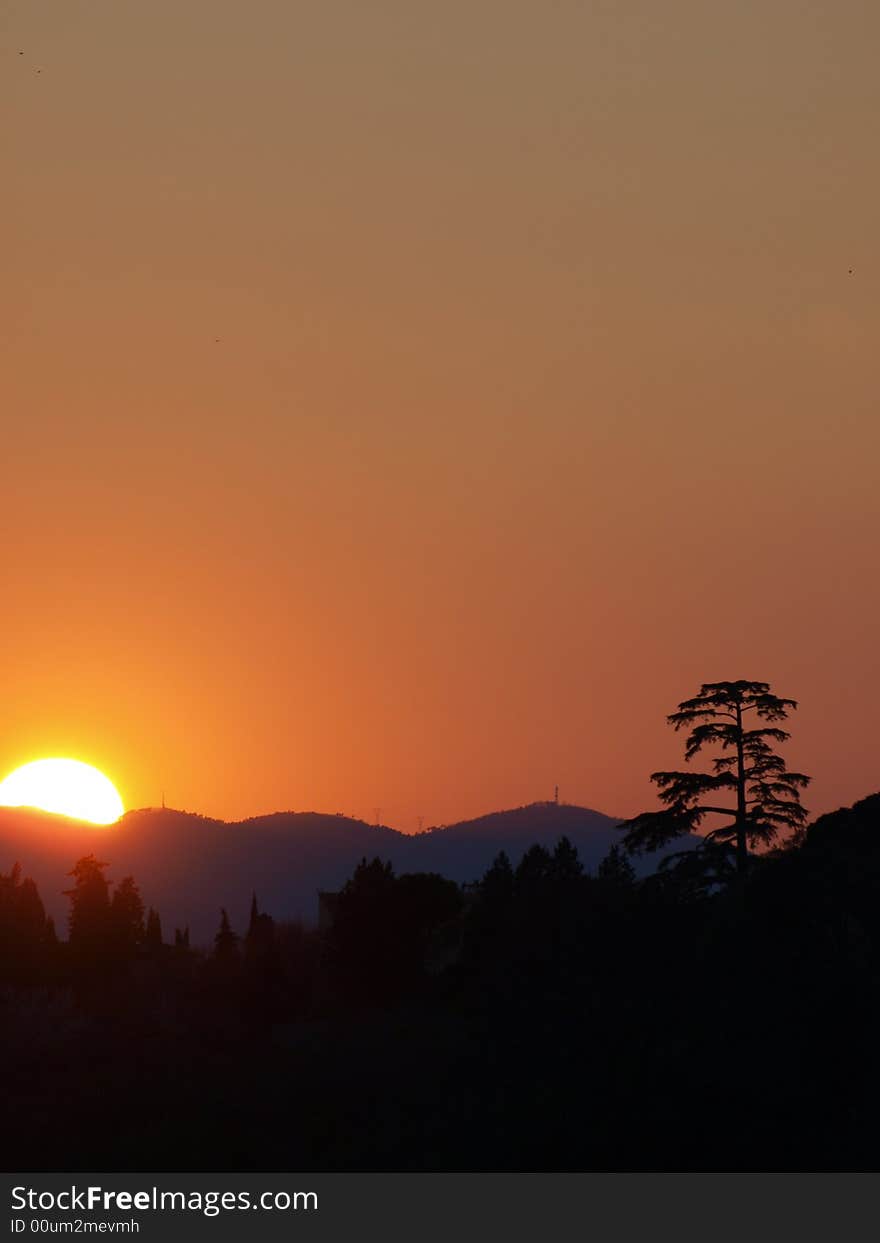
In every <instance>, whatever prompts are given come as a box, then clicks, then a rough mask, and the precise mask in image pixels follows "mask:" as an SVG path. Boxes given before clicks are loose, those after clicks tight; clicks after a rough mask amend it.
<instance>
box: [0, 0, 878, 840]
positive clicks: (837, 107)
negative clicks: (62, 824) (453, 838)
mask: <svg viewBox="0 0 880 1243" xmlns="http://www.w3.org/2000/svg"><path fill="white" fill-rule="evenodd" d="M878 42H880V9H878V8H877V6H875V5H870V4H866V3H860V2H856V0H841V2H840V3H837V4H834V5H830V4H828V3H827V2H826V0H797V2H795V0H785V2H783V0H760V3H759V2H758V0H740V2H739V3H737V4H727V3H725V4H721V3H706V2H705V0H667V2H666V3H664V4H662V5H660V4H657V3H656V0H632V3H619V2H617V0H614V2H612V0H597V2H596V3H586V2H585V0H556V2H554V3H538V2H537V0H529V2H526V0H467V2H466V3H465V2H464V0H446V3H444V4H443V5H440V4H432V5H420V4H412V3H411V0H409V2H405V0H395V2H393V3H392V2H391V0H375V2H373V3H370V4H364V3H362V0H322V2H321V3H320V4H319V3H296V4H292V3H290V2H289V0H250V2H249V3H248V4H244V3H242V2H241V0H234V2H233V0H185V2H184V3H181V2H180V0H173V2H172V0H150V2H149V3H119V0H51V2H50V0H16V2H4V3H2V4H0V116H2V155H0V168H2V180H3V187H4V189H3V196H2V201H0V213H2V217H3V219H2V223H3V233H4V237H5V239H6V245H5V247H4V274H3V280H2V283H0V314H2V321H0V348H2V358H0V420H2V431H3V438H2V464H3V489H2V509H0V512H2V531H3V537H4V539H3V570H4V573H3V581H4V591H3V629H2V633H3V643H2V645H0V678H2V688H3V710H2V713H0V770H2V772H4V773H5V772H6V771H8V770H9V769H11V768H13V767H14V766H15V765H17V764H18V763H21V762H23V761H25V760H28V759H33V758H35V757H37V756H42V755H52V754H69V755H73V756H76V757H78V758H82V759H85V760H89V761H91V762H93V763H96V764H98V765H99V766H100V767H101V768H102V769H104V770H105V771H106V772H107V773H108V774H109V775H110V776H111V777H113V778H114V779H115V780H116V782H117V784H118V786H119V788H120V790H121V792H122V794H123V797H124V799H125V801H126V804H127V805H129V806H138V805H145V804H151V803H152V804H155V803H157V802H158V801H159V799H160V797H161V793H162V790H163V789H164V790H165V792H166V795H167V798H168V800H169V802H170V803H171V804H173V805H175V806H179V807H185V808H188V809H191V810H198V811H203V812H206V813H210V814H217V815H221V816H225V817H227V818H232V817H238V816H243V815H247V814H251V813H260V812H266V811H271V810H275V809H277V808H296V809H318V810H327V811H335V810H341V811H345V812H354V813H356V814H358V815H362V816H364V817H365V818H368V819H372V818H373V814H374V813H373V809H374V808H375V807H380V808H382V819H383V820H385V821H386V822H388V823H391V824H393V825H395V826H397V827H400V828H404V829H411V828H414V827H415V825H416V822H417V817H418V816H419V815H422V816H424V818H425V823H428V824H430V823H441V822H444V821H450V820H452V819H456V818H459V817H461V816H464V815H469V814H475V813H478V812H481V811H484V810H488V809H491V808H495V807H500V806H510V805H515V804H518V803H522V802H529V801H532V800H534V799H538V798H544V797H552V793H553V787H554V785H555V784H556V783H557V782H558V783H559V786H560V794H561V797H562V798H563V799H565V800H568V801H573V802H574V801H577V802H583V803H586V804H588V805H592V806H594V807H597V808H599V809H602V810H605V811H608V812H611V813H621V814H623V813H630V812H634V811H636V810H638V809H640V808H641V807H642V806H643V805H645V804H646V802H648V803H650V801H651V800H652V794H651V787H650V786H649V783H648V780H647V776H648V773H649V772H650V771H651V770H652V769H654V768H656V767H664V766H670V765H677V764H678V762H679V757H680V753H681V748H680V743H681V740H680V738H676V736H675V735H674V734H673V733H672V732H671V731H668V730H667V729H666V727H665V726H664V723H663V720H664V716H665V714H666V712H668V711H670V710H671V709H672V708H673V707H674V706H675V704H676V702H677V701H678V700H679V699H681V698H683V697H685V696H687V695H690V694H693V693H694V692H695V691H696V689H697V687H698V685H699V683H700V682H701V681H704V680H716V679H721V678H737V677H747V678H760V679H767V680H769V681H771V682H772V683H773V685H774V688H775V689H776V690H777V691H778V692H779V693H782V694H785V695H791V696H794V697H796V698H799V699H800V700H801V701H802V709H801V711H800V713H799V714H798V716H797V717H796V718H795V719H794V722H793V727H792V728H793V731H794V738H793V740H792V743H791V744H790V745H789V748H788V752H787V754H788V756H789V759H790V760H791V762H792V763H793V764H794V765H795V766H796V767H801V768H804V769H805V770H806V771H807V772H812V773H813V774H814V775H815V778H816V781H815V786H814V787H813V788H812V789H811V790H810V791H809V792H808V794H809V797H808V798H807V799H806V800H805V801H806V802H807V804H808V805H809V806H810V807H811V808H813V809H815V810H823V809H827V808H829V807H832V806H836V805H838V804H840V803H842V802H851V801H852V800H853V799H855V798H858V797H861V796H863V795H865V794H867V793H869V792H871V791H874V790H876V789H878V788H880V769H878V763H877V751H876V745H877V731H876V724H875V717H876V701H877V694H878V672H880V658H878V655H877V651H878V642H877V618H878V616H880V586H878V574H877V552H876V550H877V543H878V538H877V537H878V518H880V496H878V489H877V483H876V480H877V469H878V453H880V422H878V415H877V405H878V402H877V397H878V365H880V363H878V360H880V350H878V348H877V299H878V292H880V241H878V230H877V220H878V218H880V165H878V161H877V156H876V146H877V144H876V121H877V116H878V115H880V75H878V74H877V70H876V49H877V47H878ZM22 53H23V54H22ZM38 71H39V72H38ZM851 269H852V270H851ZM0 775H2V774H0Z"/></svg>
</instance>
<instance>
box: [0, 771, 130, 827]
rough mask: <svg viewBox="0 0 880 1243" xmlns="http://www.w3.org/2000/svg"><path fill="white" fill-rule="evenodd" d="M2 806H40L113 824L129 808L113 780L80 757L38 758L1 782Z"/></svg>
mask: <svg viewBox="0 0 880 1243" xmlns="http://www.w3.org/2000/svg"><path fill="white" fill-rule="evenodd" d="M0 807H36V808H39V810H40V811H51V812H55V814H56V815H60V816H70V817H71V818H73V819H75V820H88V821H90V822H91V823H92V824H112V823H113V821H114V820H118V819H119V817H120V816H121V815H122V813H123V812H124V811H125V808H124V807H123V805H122V799H121V798H120V797H119V792H118V791H117V789H116V787H115V786H114V784H113V782H112V781H110V779H109V778H108V777H105V776H104V774H103V773H102V772H99V771H98V769H97V768H93V767H92V765H91V764H83V763H82V762H81V761H80V760H34V761H33V762H32V763H30V764H23V765H22V766H21V768H17V769H16V770H15V772H13V773H10V774H9V776H8V777H6V778H5V779H4V780H3V781H0Z"/></svg>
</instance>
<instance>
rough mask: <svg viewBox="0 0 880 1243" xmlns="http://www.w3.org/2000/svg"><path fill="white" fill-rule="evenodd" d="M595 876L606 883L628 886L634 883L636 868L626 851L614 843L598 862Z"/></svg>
mask: <svg viewBox="0 0 880 1243" xmlns="http://www.w3.org/2000/svg"><path fill="white" fill-rule="evenodd" d="M596 878H597V879H598V880H600V881H604V882H605V884H607V885H615V886H618V887H627V888H628V887H629V886H631V885H634V884H635V879H636V870H635V868H634V867H633V865H632V864H631V863H630V861H629V859H628V858H627V854H626V851H625V850H621V848H620V846H618V845H617V844H615V845H614V846H612V847H611V849H610V850H609V851H608V854H607V855H606V856H605V858H604V859H603V860H602V861H601V863H600V864H599V867H598V870H597V872H596Z"/></svg>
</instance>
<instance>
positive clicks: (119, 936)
mask: <svg viewBox="0 0 880 1243" xmlns="http://www.w3.org/2000/svg"><path fill="white" fill-rule="evenodd" d="M152 914H154V915H155V911H153V912H152ZM110 918H111V922H112V925H113V935H114V938H115V941H116V949H117V952H118V953H119V954H120V955H121V956H122V957H124V958H131V957H132V956H133V954H134V952H135V950H137V948H138V947H139V946H140V945H141V943H142V942H143V940H144V904H143V902H142V901H141V895H140V890H139V889H138V887H137V885H136V884H135V883H134V877H133V876H124V877H123V878H122V880H121V881H120V882H119V884H118V885H117V886H116V888H115V890H114V891H113V899H112V901H111V903H110ZM160 939H161V938H160Z"/></svg>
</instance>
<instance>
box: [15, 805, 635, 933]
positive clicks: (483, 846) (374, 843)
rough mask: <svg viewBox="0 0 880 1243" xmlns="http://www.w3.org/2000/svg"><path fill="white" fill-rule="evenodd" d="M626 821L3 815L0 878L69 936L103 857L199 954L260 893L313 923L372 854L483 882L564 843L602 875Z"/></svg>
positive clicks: (514, 813)
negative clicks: (409, 824) (78, 891)
mask: <svg viewBox="0 0 880 1243" xmlns="http://www.w3.org/2000/svg"><path fill="white" fill-rule="evenodd" d="M617 823H618V822H617V821H616V820H615V819H613V818H612V817H610V816H606V815H603V814H602V813H601V812H597V811H592V810H590V809H588V808H584V807H576V806H570V805H566V804H556V803H534V804H531V805H529V806H526V807H519V808H515V809H512V810H509V811H499V812H494V813H492V814H490V815H486V816H481V817H479V818H477V819H474V820H466V821H462V822H460V823H457V824H452V825H447V826H442V827H438V828H434V829H431V830H429V831H427V832H425V833H422V834H419V835H415V836H413V835H407V834H405V833H400V832H398V831H397V830H395V829H392V828H388V827H387V826H384V825H371V824H367V823H366V822H365V821H362V820H355V819H352V818H350V817H347V816H341V815H326V814H323V813H319V812H290V811H288V812H277V813H274V814H272V815H267V816H257V817H252V818H250V819H247V820H242V821H237V822H226V821H222V820H215V819H211V818H208V817H205V816H200V815H196V814H193V813H190V812H184V811H176V810H172V809H170V808H168V809H166V808H162V809H144V810H140V811H131V812H128V813H126V815H124V816H123V817H122V818H121V819H120V820H119V821H118V822H117V823H116V824H115V825H109V826H103V827H98V826H95V825H91V824H85V823H82V822H79V821H74V820H68V819H65V818H64V817H60V816H53V815H48V814H46V813H43V812H38V811H32V810H29V809H16V808H0V868H3V867H9V866H11V865H12V864H13V863H14V862H16V861H18V862H20V863H21V865H22V867H23V869H24V871H25V873H26V874H27V875H29V876H32V877H33V878H34V880H35V881H36V883H37V885H38V887H39V890H40V893H41V895H42V897H43V901H44V902H45V905H46V909H47V911H48V913H49V914H51V915H52V916H53V917H54V918H55V919H56V921H57V923H58V927H59V929H60V930H62V929H64V927H65V926H66V923H65V921H66V916H67V901H66V899H65V898H64V897H63V896H62V891H63V890H64V889H66V888H68V887H69V886H68V884H67V880H66V877H67V873H68V872H69V870H70V868H71V867H72V866H73V863H74V862H75V861H76V859H78V858H80V857H81V856H82V855H85V854H91V853H95V854H97V855H98V857H99V858H101V859H104V860H106V861H107V862H109V864H110V868H109V870H108V875H109V876H110V878H111V879H113V880H119V879H121V878H122V877H123V876H126V875H129V874H132V875H134V876H135V877H136V878H137V882H138V885H139V886H140V889H141V892H142V894H143V897H144V901H145V902H146V903H147V904H148V905H151V906H154V907H156V908H157V909H158V910H159V911H160V913H161V916H162V920H163V926H164V928H165V930H166V935H168V934H169V933H170V931H171V930H172V929H173V928H174V927H183V926H184V925H188V926H189V928H190V930H191V934H192V938H193V942H194V943H196V944H198V943H207V942H208V941H209V940H210V939H211V938H212V937H213V935H214V932H215V931H216V928H217V921H218V916H219V911H220V908H221V907H225V908H226V909H227V910H228V911H229V915H230V918H231V920H232V924H233V927H242V926H244V924H245V923H246V920H247V914H248V907H249V903H250V898H251V893H252V892H253V891H256V893H257V894H258V895H259V898H260V903H261V906H262V907H263V908H264V909H265V910H268V911H271V912H272V914H273V915H274V916H275V917H276V918H277V919H280V920H291V919H294V920H303V921H305V922H306V923H312V922H314V920H315V917H316V910H317V897H316V894H317V890H319V889H327V890H335V889H338V888H339V887H340V886H341V885H342V884H344V882H345V881H346V879H347V878H348V877H349V876H350V875H351V873H352V871H353V870H354V868H355V866H356V865H357V863H358V862H359V860H360V859H362V858H364V857H365V856H366V857H368V858H373V857H374V856H377V855H378V856H379V857H381V858H382V859H384V860H388V861H389V862H391V864H392V865H393V867H394V868H395V870H396V871H398V872H415V871H420V872H438V873H440V874H441V875H443V876H446V877H448V878H449V879H450V880H455V881H458V882H467V881H473V880H475V879H476V878H477V877H479V876H481V875H482V874H483V872H485V870H486V868H487V867H488V866H489V865H490V864H491V862H492V860H493V859H494V858H495V856H496V855H497V854H498V853H499V851H502V850H503V851H505V852H506V853H507V854H508V856H509V857H510V859H511V861H512V862H513V863H514V864H516V863H517V862H518V860H519V859H520V858H521V857H522V855H523V854H524V852H525V851H526V850H527V849H528V848H529V846H531V845H533V844H534V843H535V842H540V843H543V844H544V845H547V846H550V847H552V846H553V845H555V843H556V842H557V841H558V840H559V838H560V837H561V836H563V835H565V836H567V837H568V838H569V839H570V840H571V841H572V843H573V844H574V845H575V846H576V847H577V850H578V852H579V855H580V858H581V860H582V861H583V863H584V866H585V867H586V868H588V869H595V867H596V866H597V865H598V863H599V862H600V860H601V859H602V858H604V856H605V855H606V854H607V853H608V850H609V849H610V847H611V846H612V845H614V844H615V843H619V836H620V835H619V833H618V832H617V830H616V828H615V826H616V824H617ZM658 858H659V856H646V858H645V859H642V860H639V861H638V864H639V869H640V871H642V872H647V871H652V870H653V869H654V867H655V866H656V863H657V860H658Z"/></svg>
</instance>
